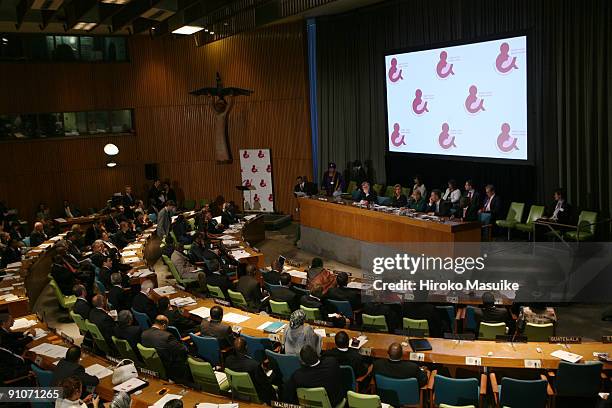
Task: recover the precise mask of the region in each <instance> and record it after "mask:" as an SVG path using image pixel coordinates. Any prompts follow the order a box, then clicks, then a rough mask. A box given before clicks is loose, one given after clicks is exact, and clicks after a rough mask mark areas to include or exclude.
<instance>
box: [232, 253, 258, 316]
mask: <svg viewBox="0 0 612 408" xmlns="http://www.w3.org/2000/svg"><path fill="white" fill-rule="evenodd" d="M245 269H246V271H245V272H246V273H245V275H244V276H241V277H240V279H238V284H237V285H236V290H237V291H238V292H240V293H242V296H243V297H244V300H246V302H247V305H248V306H249V308H251V309H256V310H259V308H260V307H261V298H262V296H261V286H259V281H258V280H257V278H256V277H255V274H256V272H257V269H256V268H255V265H253V264H248V265H247V266H246V268H245Z"/></svg>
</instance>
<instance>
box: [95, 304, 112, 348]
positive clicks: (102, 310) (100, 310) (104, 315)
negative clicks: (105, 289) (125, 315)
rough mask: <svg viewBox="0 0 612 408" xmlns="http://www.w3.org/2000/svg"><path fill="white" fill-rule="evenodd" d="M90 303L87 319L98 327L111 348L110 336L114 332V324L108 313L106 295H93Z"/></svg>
mask: <svg viewBox="0 0 612 408" xmlns="http://www.w3.org/2000/svg"><path fill="white" fill-rule="evenodd" d="M91 303H92V305H93V309H91V312H89V321H90V322H91V323H93V324H95V325H96V326H97V327H98V329H99V330H100V332H101V333H102V336H104V340H105V341H106V344H107V345H108V346H109V347H110V348H111V349H114V348H115V345H114V343H113V339H112V338H111V336H112V335H113V333H115V326H116V324H115V320H114V319H113V318H112V317H111V316H110V315H109V314H108V310H107V309H108V306H107V304H106V297H105V296H104V295H96V296H94V297H93V299H92V301H91Z"/></svg>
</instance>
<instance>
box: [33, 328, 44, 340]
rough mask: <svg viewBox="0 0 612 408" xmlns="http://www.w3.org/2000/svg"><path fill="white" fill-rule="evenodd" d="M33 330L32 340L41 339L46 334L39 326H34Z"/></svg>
mask: <svg viewBox="0 0 612 408" xmlns="http://www.w3.org/2000/svg"><path fill="white" fill-rule="evenodd" d="M34 331H35V333H34V338H33V339H34V340H38V339H42V338H43V337H45V336H46V335H47V332H46V331H44V330H43V329H41V328H39V327H37V328H35V329H34Z"/></svg>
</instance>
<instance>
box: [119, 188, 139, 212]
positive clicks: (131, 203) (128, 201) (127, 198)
mask: <svg viewBox="0 0 612 408" xmlns="http://www.w3.org/2000/svg"><path fill="white" fill-rule="evenodd" d="M121 204H123V208H125V216H126V217H128V218H129V219H131V220H133V219H134V210H133V208H134V207H135V206H136V197H134V194H133V193H132V186H125V193H123V195H122V196H121Z"/></svg>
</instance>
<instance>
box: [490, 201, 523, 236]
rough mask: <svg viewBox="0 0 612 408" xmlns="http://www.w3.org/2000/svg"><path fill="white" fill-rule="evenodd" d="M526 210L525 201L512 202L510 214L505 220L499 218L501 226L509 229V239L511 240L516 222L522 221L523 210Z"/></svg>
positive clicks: (498, 224)
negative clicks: (511, 232) (511, 233)
mask: <svg viewBox="0 0 612 408" xmlns="http://www.w3.org/2000/svg"><path fill="white" fill-rule="evenodd" d="M524 210H525V203H515V202H512V203H510V208H509V209H508V214H506V219H505V220H497V221H495V224H497V226H498V227H500V228H506V229H507V230H508V241H509V240H510V231H512V230H513V229H514V227H515V225H516V224H518V223H519V222H521V220H522V218H523V211H524Z"/></svg>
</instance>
